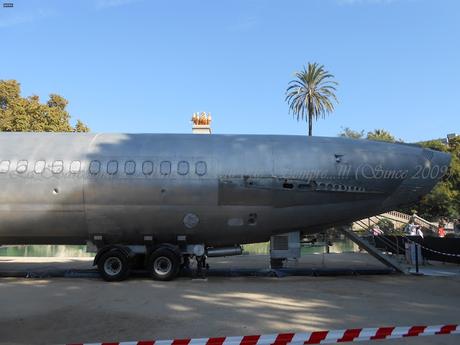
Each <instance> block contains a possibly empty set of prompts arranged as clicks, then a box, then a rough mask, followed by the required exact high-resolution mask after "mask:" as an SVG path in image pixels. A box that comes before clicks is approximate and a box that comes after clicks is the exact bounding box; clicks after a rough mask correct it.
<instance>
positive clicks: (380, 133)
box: [367, 129, 396, 143]
mask: <svg viewBox="0 0 460 345" xmlns="http://www.w3.org/2000/svg"><path fill="white" fill-rule="evenodd" d="M367 139H368V140H376V141H387V142H390V143H394V142H396V139H395V137H394V136H392V135H391V134H390V132H387V131H386V130H384V129H374V131H372V132H368V133H367Z"/></svg>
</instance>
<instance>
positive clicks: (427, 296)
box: [0, 275, 460, 344]
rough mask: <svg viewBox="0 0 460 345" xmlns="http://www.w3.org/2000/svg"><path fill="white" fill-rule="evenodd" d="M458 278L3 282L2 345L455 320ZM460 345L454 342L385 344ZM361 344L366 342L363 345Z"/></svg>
mask: <svg viewBox="0 0 460 345" xmlns="http://www.w3.org/2000/svg"><path fill="white" fill-rule="evenodd" d="M459 291H460V277H458V276H456V277H427V276H424V277H418V276H402V275H383V276H348V277H285V278H262V277H243V278H228V277H210V278H208V280H204V281H203V280H192V279H190V278H180V279H178V280H175V281H172V282H155V281H151V280H149V279H147V278H135V279H130V280H127V281H124V282H120V283H106V282H103V281H101V280H99V279H97V278H90V279H87V278H53V279H49V280H43V279H40V280H39V279H23V278H2V279H0V342H1V343H2V344H65V343H75V342H98V341H130V340H131V341H134V340H142V339H171V338H181V337H209V336H231V335H249V334H271V333H278V332H300V331H313V330H327V329H343V328H351V327H379V326H388V325H396V326H411V325H416V324H427V325H435V324H443V323H460V313H459V312H460V298H459ZM385 342H386V343H388V344H458V343H460V335H447V336H444V335H442V336H434V337H427V338H405V339H402V340H385V341H384V342H383V343H385ZM366 343H367V342H366Z"/></svg>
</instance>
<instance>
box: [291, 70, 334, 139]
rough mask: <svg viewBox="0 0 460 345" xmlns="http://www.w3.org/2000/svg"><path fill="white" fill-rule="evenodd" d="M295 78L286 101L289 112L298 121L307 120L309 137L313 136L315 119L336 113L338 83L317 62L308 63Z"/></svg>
mask: <svg viewBox="0 0 460 345" xmlns="http://www.w3.org/2000/svg"><path fill="white" fill-rule="evenodd" d="M295 76H296V79H294V80H291V81H290V82H289V84H288V88H287V90H286V99H285V100H286V101H287V102H288V104H289V112H292V114H293V116H296V117H297V121H299V120H303V119H305V120H306V121H307V122H308V135H309V136H311V135H312V132H313V119H314V120H318V118H320V117H325V116H326V115H327V114H329V113H330V112H332V111H334V104H333V101H335V102H337V97H336V95H335V91H336V88H335V87H336V86H337V85H338V83H337V82H336V81H334V80H333V78H334V76H333V75H332V74H330V73H329V72H328V71H326V70H325V69H324V66H323V65H319V64H317V63H316V62H315V63H308V67H307V68H305V67H304V68H303V70H302V71H301V72H296V73H295Z"/></svg>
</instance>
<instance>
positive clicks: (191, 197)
mask: <svg viewBox="0 0 460 345" xmlns="http://www.w3.org/2000/svg"><path fill="white" fill-rule="evenodd" d="M449 161H450V157H449V155H447V154H444V153H440V152H435V151H431V150H427V149H422V148H420V147H416V146H411V145H403V144H388V143H381V142H372V141H366V140H350V139H344V138H324V137H303V136H274V135H273V136H269V135H187V134H91V133H1V134H0V184H1V189H0V244H83V243H85V242H86V241H87V240H91V239H93V238H94V236H102V238H103V240H104V242H106V243H125V244H143V243H144V240H145V239H146V238H152V239H153V241H154V242H157V243H163V242H167V243H176V242H177V239H178V236H180V237H181V238H182V239H184V238H185V239H186V241H187V242H188V243H204V244H205V245H207V246H214V247H217V246H226V245H233V244H241V243H251V242H260V241H266V240H268V239H269V237H270V236H271V235H273V234H278V233H285V232H289V231H293V230H301V231H304V232H312V233H313V232H316V231H318V230H320V229H323V228H325V227H327V226H330V225H334V224H342V223H346V222H350V221H353V220H356V219H360V218H363V217H366V216H370V215H374V214H378V213H381V212H384V211H388V210H392V209H395V208H396V207H398V206H400V205H403V204H410V203H413V202H415V201H417V200H418V199H419V198H420V197H421V196H423V195H424V194H426V193H428V192H429V191H430V190H431V189H432V187H433V186H434V185H435V183H436V182H437V180H439V178H440V177H441V176H442V175H443V173H444V172H445V171H446V167H447V166H448V165H449ZM184 236H185V237H184Z"/></svg>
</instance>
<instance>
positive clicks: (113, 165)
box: [107, 160, 118, 175]
mask: <svg viewBox="0 0 460 345" xmlns="http://www.w3.org/2000/svg"><path fill="white" fill-rule="evenodd" d="M117 172H118V162H117V161H114V160H111V161H109V162H108V163H107V174H109V175H115V174H116V173H117Z"/></svg>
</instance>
